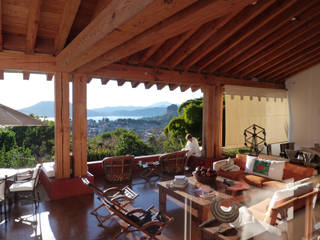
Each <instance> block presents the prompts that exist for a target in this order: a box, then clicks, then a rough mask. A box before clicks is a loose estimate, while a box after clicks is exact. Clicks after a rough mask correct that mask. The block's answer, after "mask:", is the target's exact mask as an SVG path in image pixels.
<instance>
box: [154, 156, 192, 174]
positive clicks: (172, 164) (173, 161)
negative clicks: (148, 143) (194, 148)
mask: <svg viewBox="0 0 320 240" xmlns="http://www.w3.org/2000/svg"><path fill="white" fill-rule="evenodd" d="M187 152H188V151H178V152H173V153H166V154H163V155H161V156H160V158H159V161H160V167H161V172H162V173H163V174H177V173H183V172H184V170H185V161H186V153H187Z"/></svg>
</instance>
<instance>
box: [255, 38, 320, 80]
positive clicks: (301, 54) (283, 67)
mask: <svg viewBox="0 0 320 240" xmlns="http://www.w3.org/2000/svg"><path fill="white" fill-rule="evenodd" d="M319 37H320V35H318V40H319ZM294 50H295V51H293V52H296V54H293V53H292V54H289V56H286V57H284V58H282V61H281V62H280V63H279V64H278V65H277V66H275V67H273V68H271V69H268V70H266V72H265V73H263V74H261V75H259V76H258V78H267V79H273V78H274V76H276V75H279V74H282V73H285V72H286V71H287V69H288V68H291V67H293V66H297V67H298V66H299V64H300V63H301V62H303V61H304V60H305V59H309V58H312V57H313V56H316V55H317V54H318V53H319V52H320V43H319V41H317V42H316V44H314V45H312V46H310V47H308V48H304V49H294Z"/></svg>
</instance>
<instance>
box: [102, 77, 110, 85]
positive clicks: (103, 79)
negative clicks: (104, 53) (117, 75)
mask: <svg viewBox="0 0 320 240" xmlns="http://www.w3.org/2000/svg"><path fill="white" fill-rule="evenodd" d="M109 81H110V79H109V78H101V84H102V85H107V83H108V82H109Z"/></svg>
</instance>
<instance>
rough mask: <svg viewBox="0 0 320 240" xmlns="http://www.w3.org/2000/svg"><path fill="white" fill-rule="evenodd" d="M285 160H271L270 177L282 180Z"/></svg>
mask: <svg viewBox="0 0 320 240" xmlns="http://www.w3.org/2000/svg"><path fill="white" fill-rule="evenodd" d="M284 166H285V161H270V168H269V173H268V177H269V178H271V179H274V180H279V181H281V180H282V179H283V172H284Z"/></svg>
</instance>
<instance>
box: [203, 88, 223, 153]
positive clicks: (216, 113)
mask: <svg viewBox="0 0 320 240" xmlns="http://www.w3.org/2000/svg"><path fill="white" fill-rule="evenodd" d="M202 91H203V114H202V147H203V151H204V156H205V157H207V158H218V157H220V156H221V155H222V94H223V88H222V86H220V85H219V86H208V85H206V86H204V87H203V88H202Z"/></svg>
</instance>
